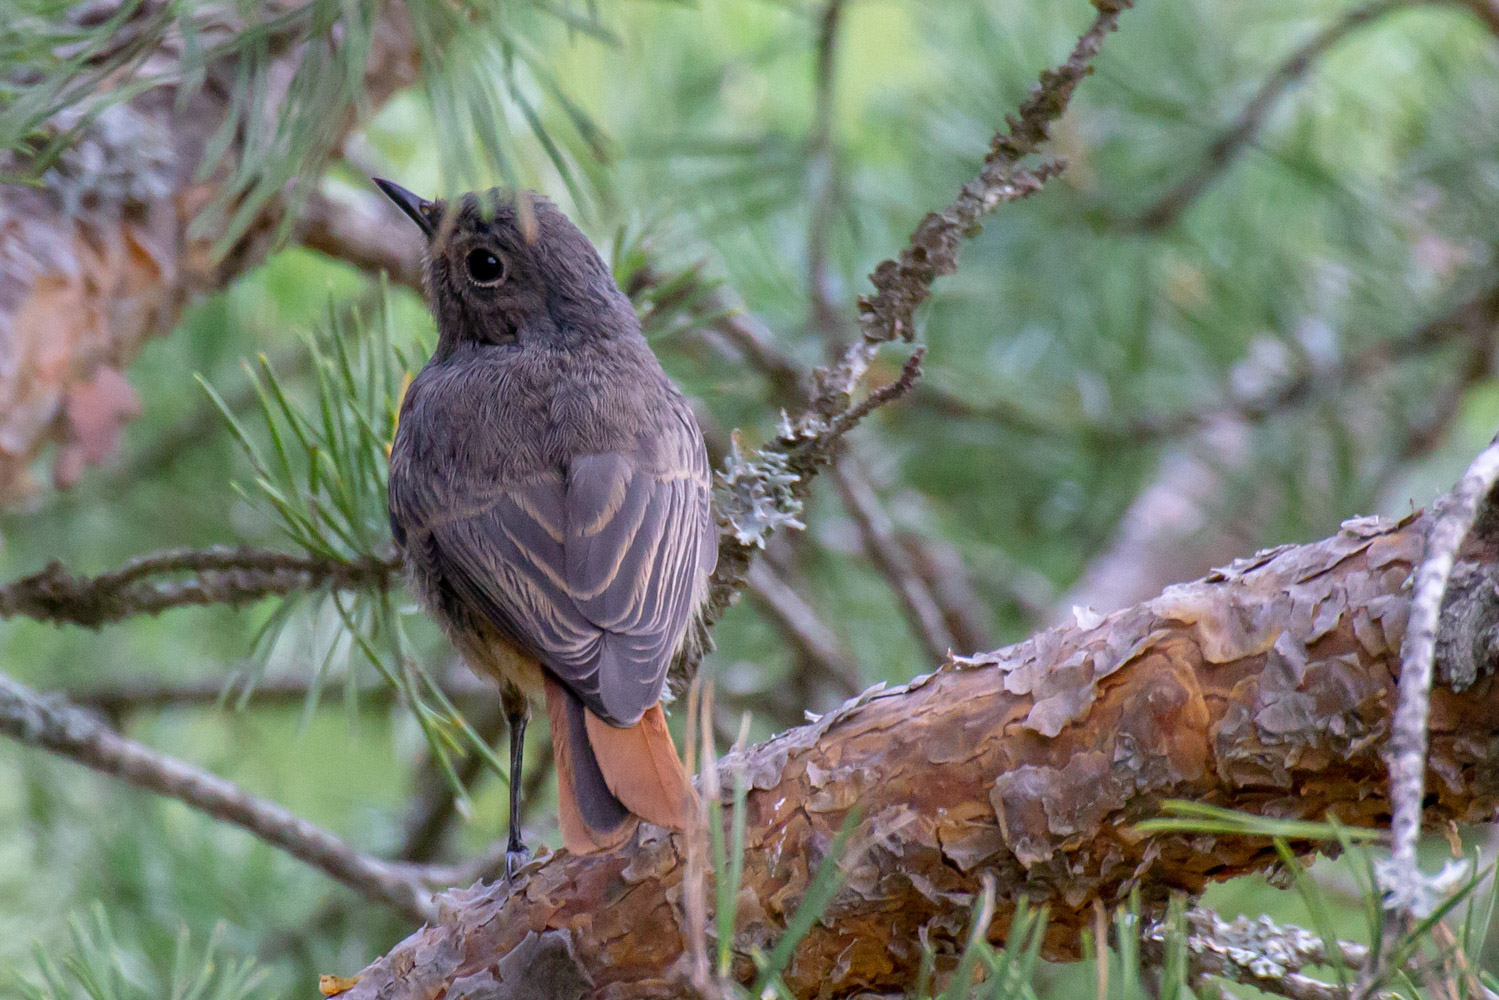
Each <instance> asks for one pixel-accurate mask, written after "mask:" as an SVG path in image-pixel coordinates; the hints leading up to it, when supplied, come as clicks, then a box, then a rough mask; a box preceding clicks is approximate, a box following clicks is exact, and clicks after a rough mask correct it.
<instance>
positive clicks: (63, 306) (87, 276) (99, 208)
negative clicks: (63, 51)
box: [0, 0, 419, 499]
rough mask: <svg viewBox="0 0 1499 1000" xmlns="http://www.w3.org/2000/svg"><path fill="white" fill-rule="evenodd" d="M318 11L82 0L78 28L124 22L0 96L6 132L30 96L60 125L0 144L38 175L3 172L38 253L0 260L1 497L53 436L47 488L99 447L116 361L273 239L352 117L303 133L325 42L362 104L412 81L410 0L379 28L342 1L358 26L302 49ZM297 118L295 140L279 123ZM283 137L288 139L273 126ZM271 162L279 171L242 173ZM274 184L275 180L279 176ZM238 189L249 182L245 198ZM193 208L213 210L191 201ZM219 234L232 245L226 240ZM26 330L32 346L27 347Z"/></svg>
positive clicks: (21, 483)
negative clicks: (56, 79)
mask: <svg viewBox="0 0 1499 1000" xmlns="http://www.w3.org/2000/svg"><path fill="white" fill-rule="evenodd" d="M329 6H330V4H329V2H328V0H315V2H314V0H276V2H275V3H267V4H257V5H239V6H238V7H236V5H234V4H228V3H221V4H195V5H186V6H185V7H184V5H175V4H161V3H156V2H151V3H127V2H122V0H105V2H101V3H94V4H85V5H80V6H79V10H78V11H77V12H76V15H77V16H79V17H86V18H87V19H88V21H89V26H82V27H83V30H84V31H85V32H86V33H88V32H97V31H98V30H99V26H100V25H101V24H104V25H105V27H108V24H107V23H106V22H108V21H109V19H110V17H111V16H115V15H118V16H119V17H121V18H123V19H124V21H123V23H121V24H120V25H118V26H117V27H118V30H116V31H115V32H114V33H113V34H112V35H109V36H108V37H106V38H105V39H104V40H103V42H104V44H103V45H102V46H101V47H100V48H99V49H98V50H97V51H91V52H84V53H81V54H79V58H80V59H82V64H81V65H74V64H73V62H72V60H71V59H63V58H61V57H59V56H57V55H56V53H49V54H46V55H45V57H44V58H43V59H42V62H43V63H44V64H45V65H46V66H49V67H51V70H52V71H54V72H55V73H61V74H63V78H62V79H61V82H60V83H59V84H58V86H60V87H61V89H60V90H57V91H56V92H53V91H52V90H51V89H49V88H50V86H51V84H47V85H45V86H37V87H33V88H31V89H30V90H28V91H27V92H26V93H27V100H25V101H16V102H12V103H11V104H9V105H6V104H5V102H3V101H0V108H4V111H5V112H6V114H5V118H6V122H5V123H6V124H7V125H8V126H13V127H21V125H22V124H23V123H21V122H20V118H22V117H24V116H26V115H29V114H33V113H44V114H48V115H50V114H51V113H52V112H51V110H49V109H48V108H46V107H41V105H40V104H38V102H39V101H44V100H50V101H52V102H53V103H54V104H58V106H64V105H65V107H63V109H62V111H60V112H58V114H57V115H56V116H55V117H53V118H49V119H48V121H47V125H46V129H47V132H48V134H55V137H56V138H57V140H58V143H54V144H53V145H54V146H55V147H56V148H54V149H52V150H51V152H50V153H49V152H42V153H40V154H38V156H37V157H36V158H34V160H28V158H27V156H26V155H22V154H20V153H16V151H11V152H7V153H5V154H0V172H16V173H24V172H27V171H45V173H44V174H43V178H42V179H43V184H42V185H41V186H30V185H24V184H11V185H4V186H0V203H3V207H0V211H3V214H4V215H5V217H6V220H7V225H8V226H9V230H8V236H7V239H8V240H10V241H13V242H14V243H15V245H17V246H23V247H30V248H32V252H29V253H23V254H10V255H7V256H5V257H4V258H0V340H4V341H5V342H6V343H9V344H11V345H12V354H13V360H14V365H15V369H14V371H12V372H11V375H10V377H9V378H7V379H6V380H5V381H4V384H3V385H0V428H3V429H4V431H5V433H6V435H7V440H8V445H7V448H6V449H5V452H4V454H3V455H0V498H6V499H14V498H15V497H16V496H18V495H20V494H22V493H24V492H26V491H28V490H30V489H33V488H34V485H33V484H32V483H31V480H30V477H29V470H30V468H31V467H32V466H33V464H34V460H35V459H36V457H37V456H38V455H39V454H41V453H42V452H43V450H44V449H46V448H47V447H48V446H50V445H52V444H54V443H55V444H57V445H58V448H57V452H56V455H57V458H56V461H55V462H54V464H53V479H54V480H55V481H56V483H57V484H58V485H59V486H67V485H69V484H71V483H72V482H74V481H75V480H76V479H77V478H78V476H79V475H81V473H82V470H83V468H84V467H85V466H86V465H89V464H98V463H99V462H101V461H103V460H105V459H106V458H107V457H108V456H109V455H110V454H111V453H112V451H113V449H114V445H115V438H116V436H117V433H118V430H119V428H120V427H121V426H123V425H124V424H125V423H126V422H128V421H129V420H130V419H131V418H132V417H133V416H134V415H135V413H137V412H138V410H139V406H138V403H137V401H136V400H135V399H134V395H133V392H132V391H131V389H130V386H129V384H128V382H127V381H126V380H125V378H124V376H123V375H122V374H121V372H122V371H123V370H124V365H125V363H126V362H128V360H129V359H130V358H131V357H133V356H134V355H135V353H136V352H137V351H138V350H139V349H140V347H141V346H142V345H143V344H144V343H145V342H146V341H147V340H148V339H150V338H151V337H152V336H156V335H160V334H163V333H166V332H167V331H169V330H170V329H171V328H172V327H173V326H174V325H175V323H176V320H177V318H178V317H179V316H180V315H181V313H182V311H183V309H184V308H186V306H187V304H188V303H189V302H190V301H192V299H193V298H194V297H195V296H197V295H200V294H202V293H205V292H209V291H212V290H215V289H218V288H222V287H224V286H225V285H226V284H228V283H229V282H230V281H232V280H233V279H234V278H235V277H237V276H238V275H240V274H242V273H244V272H246V271H248V270H249V269H251V268H252V267H254V266H255V265H257V264H258V263H259V262H260V261H262V260H263V259H264V258H265V256H266V254H267V253H268V252H269V251H270V249H271V248H272V247H274V246H275V244H276V242H277V236H278V233H280V232H281V231H282V226H283V223H284V222H285V221H286V217H287V209H288V206H289V205H291V204H293V203H294V202H295V200H296V199H295V197H294V191H295V189H297V188H298V187H299V186H300V185H301V183H302V179H303V178H309V177H315V176H316V174H317V168H318V165H319V164H320V163H321V162H322V160H323V159H324V158H325V157H326V155H327V154H328V152H329V151H331V150H332V149H333V148H335V147H336V146H337V145H338V144H339V142H340V141H341V140H342V138H343V136H344V135H345V134H347V132H348V131H349V130H350V129H351V128H352V127H353V126H354V125H355V115H354V114H353V103H355V102H352V101H350V102H344V103H342V104H340V111H339V113H337V114H333V115H329V116H326V117H324V118H323V119H321V120H319V121H318V122H317V128H316V129H315V130H306V129H302V128H301V125H305V124H306V111H307V107H306V103H305V101H304V100H302V99H309V100H310V99H312V96H313V95H310V94H309V93H303V92H297V91H296V88H297V87H298V86H301V87H302V88H303V90H304V91H305V90H306V89H307V82H306V81H307V74H311V75H314V76H315V75H317V74H328V73H329V72H330V67H331V66H333V63H332V62H331V61H330V59H329V48H330V47H332V48H333V49H335V50H337V51H336V55H335V58H336V59H342V60H356V59H359V60H361V64H360V65H357V66H356V65H353V64H352V62H351V63H350V65H349V67H348V68H349V69H350V72H349V73H348V74H347V75H340V76H339V79H338V80H336V81H335V80H330V79H329V77H328V76H326V75H325V76H324V77H323V78H322V79H323V80H324V81H325V82H330V83H333V84H334V85H335V86H336V87H337V88H339V89H340V91H345V92H346V91H349V90H351V89H352V90H357V97H358V101H357V103H358V104H359V105H360V106H361V107H362V108H364V109H373V108H377V107H378V106H379V105H380V104H381V103H383V102H384V101H385V100H386V99H387V98H388V97H389V96H390V95H391V94H392V93H393V92H394V91H396V90H397V89H399V88H401V87H404V86H406V85H409V84H411V83H413V82H415V80H416V79H417V70H418V63H419V58H418V49H417V41H416V38H415V37H414V35H413V33H412V31H411V25H410V23H409V21H408V19H407V13H408V8H407V7H406V5H405V4H403V3H399V2H392V3H388V4H383V5H381V14H382V16H381V17H380V18H378V19H375V20H374V21H373V22H372V23H365V22H364V20H363V19H362V15H361V12H360V11H358V10H353V8H354V7H357V6H358V5H343V8H342V9H341V10H340V12H339V16H340V17H343V16H348V17H351V18H352V21H351V23H346V24H340V25H339V28H340V30H339V31H338V32H334V31H328V32H326V36H325V37H324V38H322V39H321V40H319V41H318V42H313V43H308V44H302V43H304V42H306V41H307V40H306V37H305V36H306V33H307V32H308V31H310V30H311V26H310V22H311V20H312V18H311V12H312V11H313V10H314V8H316V9H320V10H322V11H324V12H326V11H327V10H328V9H329ZM179 8H182V9H180V10H179ZM351 10H353V13H352V14H351V13H350V11H351ZM178 18H181V19H190V20H192V21H193V23H194V30H193V32H191V33H190V34H189V33H188V32H185V31H180V30H177V28H178V27H179V26H178V25H177V24H176V20H177V19H178ZM60 27H61V29H62V30H63V32H64V33H66V32H68V31H74V30H77V29H79V28H80V26H79V25H68V24H64V25H61V26H60ZM335 36H337V37H335ZM338 38H342V39H343V41H344V42H345V43H347V44H348V47H347V48H342V47H340V45H341V43H340V42H339V41H338ZM187 39H190V41H191V44H189V43H188V41H187ZM361 43H367V44H361ZM252 67H258V68H252ZM29 71H30V70H29V68H28V72H29ZM242 77H243V78H242ZM49 79H50V78H49ZM251 79H254V80H256V81H258V84H257V85H259V84H263V85H264V89H262V90H260V93H259V96H260V100H259V102H258V104H257V103H256V102H254V101H251V100H250V99H249V96H248V95H249V94H250V92H251V89H252V88H251V87H249V86H247V85H246V81H248V80H251ZM299 79H300V80H302V83H301V84H298V83H297V81H298V80H299ZM200 84H201V85H200ZM237 84H238V85H237ZM319 93H320V94H321V93H322V92H321V91H320V92H319ZM324 96H326V95H324ZM346 96H347V95H346ZM120 98H128V99H127V100H121V99H120ZM246 102H248V103H251V104H256V106H255V107H252V108H246V107H245V104H246ZM242 112H243V116H241V113H242ZM248 119H254V120H253V121H251V120H248ZM297 123H301V124H300V125H298V124H297ZM293 128H296V129H298V134H297V135H296V136H293V137H286V136H284V135H283V134H282V133H283V130H284V129H293ZM75 129H76V130H75ZM13 137H14V133H13ZM283 138H288V139H289V142H280V141H269V140H271V139H275V140H280V139H283ZM257 141H259V145H258V146H256V143H257ZM288 145H290V146H291V147H295V148H300V149H301V150H302V152H303V153H304V154H305V155H304V156H302V157H298V158H297V159H299V161H300V162H299V163H298V164H297V165H296V168H295V169H294V170H293V171H292V174H291V176H290V177H288V178H282V177H281V174H283V173H285V171H286V168H287V164H286V163H284V162H282V161H281V159H278V154H279V153H284V152H286V148H287V147H288ZM252 147H254V148H252ZM266 147H270V148H269V149H268V148H266ZM17 156H19V157H20V160H21V161H24V162H17ZM206 157H213V159H212V160H211V161H210V160H207V159H205V158H206ZM257 157H258V158H259V160H258V162H255V163H253V164H252V162H251V161H254V160H256V158H257ZM270 160H275V161H276V162H277V169H276V170H264V169H254V167H266V166H267V162H268V161H270ZM49 164H50V166H49ZM278 179H287V180H288V183H287V185H286V186H285V188H284V189H283V188H282V187H281V186H280V185H279V180H278ZM246 184H248V185H250V186H251V187H253V188H254V189H255V190H254V191H253V192H249V193H248V194H247V193H246V192H245V190H244V188H245V185H246ZM242 194H246V197H243V198H241V197H240V195H242ZM205 205H209V206H216V209H215V210H214V211H213V212H212V213H209V214H204V215H200V214H199V213H200V211H201V210H204V206H205ZM210 215H212V217H211V218H210ZM231 236H232V237H233V239H232V240H230V241H229V242H230V243H231V245H229V246H227V247H225V246H222V245H221V243H224V242H226V238H228V237H231ZM37 337H42V338H43V339H44V341H45V343H41V342H38V343H39V344H40V346H38V345H37V344H33V343H32V341H33V340H34V339H35V338H37ZM101 412H102V413H104V414H105V415H107V418H108V419H101V418H100V416H99V415H100V414H101ZM38 414H45V415H46V416H45V417H44V418H38V417H37V415H38ZM80 414H89V415H91V417H90V418H88V419H85V418H83V417H81V416H79V415H80Z"/></svg>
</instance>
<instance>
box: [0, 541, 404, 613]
mask: <svg viewBox="0 0 1499 1000" xmlns="http://www.w3.org/2000/svg"><path fill="white" fill-rule="evenodd" d="M399 569H400V562H399V560H398V559H397V558H396V557H394V556H391V557H388V558H384V559H377V558H365V559H359V560H354V561H346V560H341V559H323V558H317V557H313V556H299V555H292V554H290V553H285V552H264V551H255V550H252V549H232V548H228V547H223V546H221V547H216V548H210V549H173V550H169V551H166V552H158V553H153V554H151V555H147V556H140V557H138V558H135V559H132V560H130V561H129V562H127V563H126V564H125V565H124V566H122V567H121V568H120V569H118V570H116V571H114V572H112V573H104V574H101V575H99V576H95V577H78V576H74V575H72V574H71V573H69V572H68V571H67V570H66V569H65V568H64V567H63V566H62V564H61V563H57V562H54V563H52V564H51V565H49V566H48V567H47V568H46V569H44V570H42V571H41V572H40V573H35V574H33V575H31V576H27V577H23V578H21V579H19V580H16V581H14V582H12V583H8V584H5V585H4V586H0V618H10V617H14V616H16V615H21V616H24V617H27V618H35V619H36V620H38V621H44V622H52V623H54V624H58V625H64V624H67V625H83V626H86V627H88V628H98V627H99V626H100V625H104V624H108V623H110V622H117V621H120V620H122V619H125V618H130V617H132V616H135V615H154V614H158V613H160V612H162V611H165V610H166V609H168V608H178V607H184V606H187V605H203V604H231V605H233V604H243V603H246V602H248V601H254V600H259V599H260V598H262V597H267V596H270V595H273V594H281V595H284V594H290V593H294V592H297V591H304V590H315V589H317V588H319V587H333V588H337V589H340V590H367V589H381V588H384V587H388V586H390V584H391V583H392V582H393V581H394V578H395V575H396V573H397V572H398V571H399Z"/></svg>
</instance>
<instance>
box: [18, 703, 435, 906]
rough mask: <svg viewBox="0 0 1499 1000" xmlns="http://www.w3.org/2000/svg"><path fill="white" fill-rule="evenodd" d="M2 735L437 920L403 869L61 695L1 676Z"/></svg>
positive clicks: (379, 899) (428, 897) (364, 892)
mask: <svg viewBox="0 0 1499 1000" xmlns="http://www.w3.org/2000/svg"><path fill="white" fill-rule="evenodd" d="M0 733H3V734H4V735H6V736H8V737H10V738H11V739H14V740H17V741H19V742H21V743H24V744H26V745H28V746H34V747H40V748H42V749H44V750H48V751H51V752H52V753H55V754H58V755H59V756H62V757H66V758H68V759H69V760H73V761H76V762H77V763H79V764H82V765H84V766H85V767H90V768H92V769H94V770H95V771H98V772H100V773H101V774H107V775H109V776H110V777H112V778H117V779H119V780H120V781H123V782H125V783H126V784H129V785H134V786H135V787H137V788H141V789H144V790H146V791H148V792H154V793H155V794H157V795H165V796H167V797H168V798H173V799H176V800H178V801H179V802H182V803H185V804H186V805H188V806H190V807H191V808H193V809H196V810H198V811H199V812H201V813H204V814H205V815H207V816H210V817H212V818H213V819H215V820H218V821H220V822H223V823H230V824H233V825H234V826H238V827H240V828H241V829H244V830H247V831H249V832H250V833H252V834H254V835H255V836H256V837H259V838H260V839H261V840H264V841H265V842H266V843H268V844H271V845H272V846H274V847H278V848H280V849H281V850H283V851H285V852H286V853H288V854H290V855H291V856H292V857H294V858H296V859H297V860H299V861H302V862H304V863H305V864H307V865H310V866H311V867H313V868H316V869H317V870H319V871H321V872H322V873H323V874H325V875H327V876H328V877H329V878H332V879H334V880H335V881H338V882H341V883H342V884H343V885H345V886H347V887H348V888H350V889H352V890H354V891H355V892H357V893H359V894H360V895H361V896H364V897H365V898H367V899H370V900H373V901H375V902H378V903H381V904H383V905H386V906H390V907H393V908H394V909H396V910H397V911H399V912H400V913H401V914H403V915H405V916H406V917H408V918H410V919H412V920H413V921H419V920H428V919H431V918H432V917H433V915H434V912H435V911H434V910H433V908H432V900H431V895H430V893H429V892H428V891H427V889H426V888H425V887H424V886H423V885H422V884H421V883H420V881H418V880H417V879H416V878H415V877H413V876H412V875H411V874H409V873H407V872H406V871H404V870H403V869H402V868H401V867H399V866H396V865H391V864H387V863H386V862H383V861H380V860H377V859H375V858H372V857H369V856H367V855H364V854H361V853H359V852H358V851H357V850H355V849H354V848H352V847H350V846H349V845H348V844H346V843H344V842H343V841H342V840H340V839H339V838H338V837H336V836H334V835H333V834H331V833H329V832H328V831H326V830H322V829H320V828H318V827H316V826H314V825H313V824H311V823H309V822H308V821H307V820H305V819H302V818H300V817H298V816H294V815H293V814H292V813H290V812H288V811H287V810H285V809H283V808H282V807H281V806H278V805H276V804H275V803H272V802H267V801H265V800H264V799H259V798H256V797H255V796H253V795H251V794H249V793H248V792H246V791H244V789H242V788H239V787H238V786H236V785H234V784H232V783H231V782H228V781H225V780H224V779H223V778H220V777H219V776H218V775H216V774H211V773H209V772H208V771H204V770H202V769H201V768H198V767H195V766H194V765H192V764H189V763H187V762H185V761H181V760H178V759H176V758H174V757H170V756H167V755H166V754H163V753H159V752H157V751H155V750H152V749H150V748H149V747H147V746H145V745H143V744H141V743H137V742H136V741H134V740H131V739H128V738H126V737H124V736H121V735H120V734H119V733H116V732H115V731H114V730H112V729H110V728H109V727H108V726H106V725H104V723H102V722H100V721H99V720H98V719H97V718H95V717H94V716H92V715H90V714H89V713H87V712H85V711H83V710H82V709H80V708H77V707H75V706H73V705H69V704H68V703H67V702H66V701H64V700H63V699H61V698H59V697H57V696H56V695H41V694H38V693H37V692H35V691H32V690H31V689H30V688H27V687H26V686H24V685H22V684H20V683H18V682H16V681H15V680H13V679H11V678H10V677H8V676H6V675H4V674H0Z"/></svg>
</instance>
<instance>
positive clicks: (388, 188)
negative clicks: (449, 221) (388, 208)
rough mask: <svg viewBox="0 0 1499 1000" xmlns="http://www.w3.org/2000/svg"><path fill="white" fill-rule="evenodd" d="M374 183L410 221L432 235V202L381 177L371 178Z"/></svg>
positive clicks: (428, 234)
mask: <svg viewBox="0 0 1499 1000" xmlns="http://www.w3.org/2000/svg"><path fill="white" fill-rule="evenodd" d="M372 179H373V180H374V182H375V185H376V186H377V187H378V188H379V189H380V190H381V191H384V192H385V197H387V198H389V199H390V200H391V201H393V202H395V203H396V204H397V205H398V206H400V209H401V211H403V212H405V213H406V214H407V215H409V216H410V217H411V221H412V222H415V223H416V224H417V225H418V226H420V227H421V229H422V232H423V233H424V234H426V235H427V236H431V235H432V214H433V213H432V209H433V203H432V202H430V201H428V200H427V199H425V198H422V197H420V196H418V195H415V194H413V193H412V192H410V191H407V190H406V189H405V188H403V187H401V185H399V184H396V183H393V182H391V181H388V180H386V179H385V178H383V177H375V178H372Z"/></svg>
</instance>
